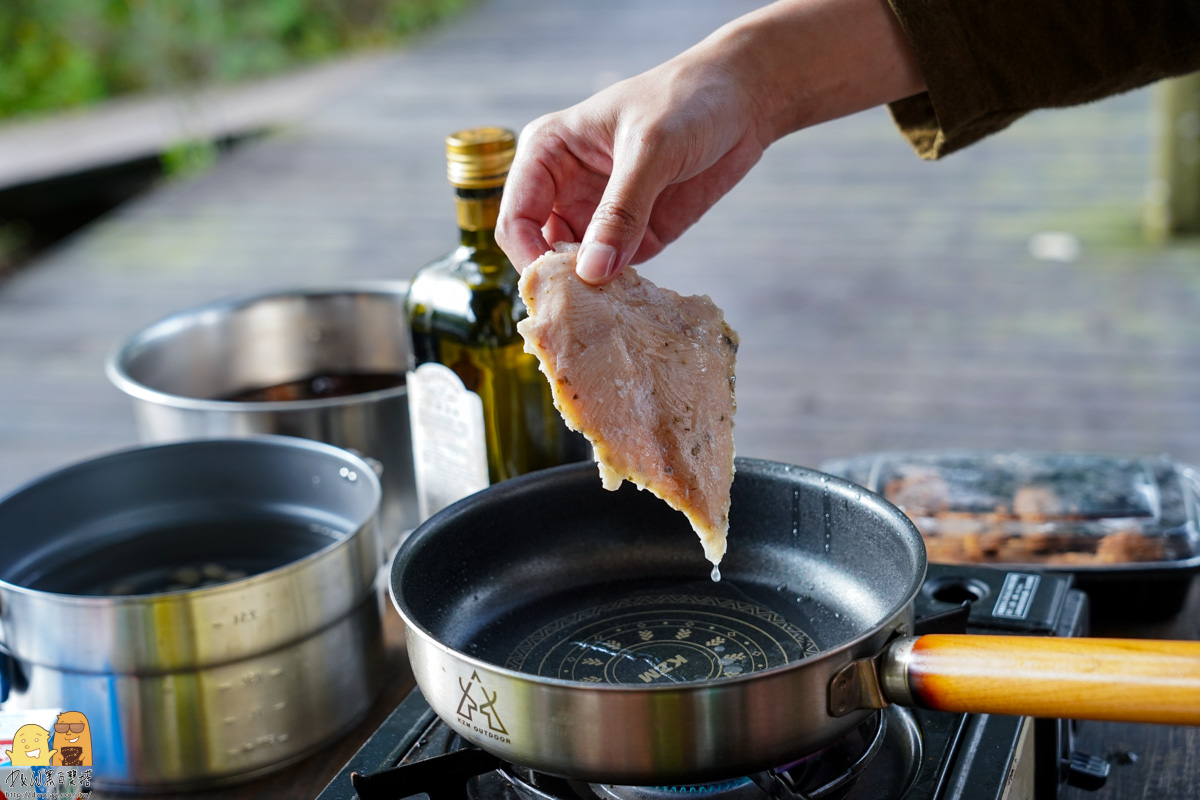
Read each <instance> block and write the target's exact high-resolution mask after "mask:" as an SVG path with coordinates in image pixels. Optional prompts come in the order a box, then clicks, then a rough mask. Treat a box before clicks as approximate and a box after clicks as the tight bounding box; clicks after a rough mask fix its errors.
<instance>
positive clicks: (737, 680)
mask: <svg viewBox="0 0 1200 800" xmlns="http://www.w3.org/2000/svg"><path fill="white" fill-rule="evenodd" d="M736 463H737V469H738V471H739V472H740V471H746V472H754V471H763V470H781V469H782V470H783V471H784V472H786V473H789V474H790V473H793V472H799V473H803V474H809V475H812V476H814V477H818V478H820V479H821V480H822V482H823V483H827V484H828V485H830V486H836V487H840V488H844V489H849V490H851V491H854V492H861V495H862V497H861V500H863V501H865V502H869V503H872V504H874V505H876V506H878V507H879V508H881V509H882V510H884V511H886V512H887V513H888V514H889V515H894V516H895V518H897V519H898V520H900V521H902V522H903V525H902V527H904V528H905V529H906V531H907V535H908V536H909V537H911V538H912V540H913V542H914V543H915V544H916V546H917V548H916V555H917V556H918V559H917V562H918V563H917V568H916V569H915V570H913V574H912V575H911V576H910V582H909V585H908V586H907V587H906V590H905V591H904V592H903V593H902V599H901V600H900V601H899V602H897V603H894V604H893V605H892V607H891V608H889V609H888V610H887V611H886V612H885V613H884V614H883V615H882V618H881V619H880V621H879V622H877V623H875V624H874V625H872V626H871V627H870V628H868V629H866V630H862V631H858V632H856V633H855V634H854V635H853V636H851V637H850V638H848V639H846V640H844V641H842V642H840V643H839V644H837V645H836V646H834V647H832V648H830V649H828V650H823V651H821V652H820V653H818V654H817V655H813V656H807V657H804V658H799V659H795V660H792V661H789V662H787V663H785V664H780V665H778V666H774V667H768V668H766V669H761V670H757V671H755V672H748V673H744V674H741V675H735V676H724V677H718V678H706V679H704V680H696V681H680V682H678V683H662V684H647V685H644V686H639V685H635V684H610V683H589V682H585V681H576V680H568V679H564V678H555V677H548V676H542V675H537V674H534V673H531V672H523V671H521V670H515V669H512V668H510V667H504V666H501V665H499V664H494V663H492V662H490V661H485V660H483V659H480V658H478V657H477V656H472V655H470V654H468V653H465V652H463V651H462V650H459V649H457V648H455V647H452V646H451V645H448V644H446V643H445V642H443V641H442V640H441V639H440V638H438V637H437V636H436V635H434V634H433V633H432V632H431V631H430V630H429V629H428V628H427V627H426V626H424V625H422V624H421V623H420V622H418V621H417V620H416V619H414V618H413V615H412V614H411V613H409V610H408V607H407V604H406V603H404V602H403V601H402V600H401V598H400V597H399V596H398V595H397V592H396V587H397V584H398V583H399V581H400V576H401V574H402V573H403V571H404V567H405V565H407V564H408V563H409V561H411V559H412V554H413V553H414V552H415V551H416V550H417V549H418V548H419V547H420V544H421V541H422V540H423V539H424V538H425V537H427V536H429V535H430V534H429V533H428V532H427V531H428V530H429V528H427V526H428V525H429V524H430V522H431V521H433V520H437V522H436V524H437V526H438V527H442V526H444V525H445V524H446V523H447V522H448V521H449V520H450V519H452V518H453V517H454V516H456V515H459V514H462V513H464V512H465V511H467V510H470V509H473V507H474V505H475V503H477V502H478V498H477V497H476V496H472V497H467V498H464V499H463V500H459V501H458V502H456V503H454V504H452V505H450V506H447V507H446V508H444V509H442V510H441V511H439V512H438V513H437V514H435V515H434V516H433V517H430V519H429V520H426V521H425V522H423V523H422V524H421V525H420V526H418V527H417V528H416V530H414V531H413V533H412V534H411V535H410V536H409V538H408V539H407V540H406V541H405V543H404V544H403V545H401V547H400V548H399V550H397V552H396V555H395V557H394V558H393V560H392V565H391V569H390V571H389V580H388V596H389V597H390V599H391V601H392V606H393V607H394V608H395V609H396V611H397V613H399V615H400V618H401V619H402V621H403V622H404V624H405V626H406V629H407V630H412V631H414V632H415V633H417V634H419V636H420V638H421V639H422V641H423V644H424V645H426V646H430V647H433V648H435V649H436V650H438V651H440V652H441V653H442V655H444V656H446V657H449V658H452V659H454V660H457V661H459V662H460V663H463V664H465V665H469V666H470V667H471V668H473V669H482V670H485V671H487V672H488V673H490V674H493V675H497V676H500V677H503V678H506V679H508V680H514V681H526V682H532V683H534V684H536V685H538V686H544V687H547V688H554V689H557V690H561V691H581V692H587V693H592V692H597V691H599V692H603V693H606V694H633V695H645V694H646V693H651V694H669V693H685V694H687V693H692V692H711V691H713V690H714V689H724V688H726V687H736V686H738V685H740V684H743V683H751V682H754V681H765V680H771V679H772V678H774V677H777V676H780V675H784V674H786V673H789V672H791V671H793V670H796V669H798V668H801V667H808V666H809V665H814V664H820V663H823V662H830V661H841V660H846V661H849V660H853V658H854V657H858V656H855V655H854V654H853V651H855V650H857V649H859V648H861V646H862V644H863V643H864V642H869V641H872V640H874V639H876V638H877V637H879V636H881V635H883V634H885V633H888V632H892V633H896V634H897V635H898V632H897V630H896V629H897V618H898V617H904V618H907V616H909V612H910V611H911V609H912V607H913V603H914V601H915V600H916V596H917V594H918V593H919V592H920V591H921V586H922V584H923V583H924V581H925V576H926V573H927V571H928V558H927V555H926V552H925V546H924V543H923V542H922V540H921V535H920V533H919V532H918V531H917V528H916V526H915V525H914V524H913V523H912V521H911V520H909V519H908V517H907V516H906V515H905V514H904V513H903V512H902V511H900V509H899V508H897V507H896V506H895V505H893V504H892V503H890V502H888V501H887V500H885V499H884V498H883V497H882V496H881V495H878V494H876V493H874V492H871V491H870V490H868V489H866V488H865V487H863V486H861V485H859V484H856V483H853V482H851V481H847V480H845V479H843V478H839V477H837V476H835V475H829V474H827V473H823V472H820V471H818V470H815V469H812V468H808V467H801V466H797V465H793V464H787V463H784V462H779V461H772V460H768V459H761V458H748V457H743V456H739V457H738V458H737V459H736ZM595 468H596V467H595V464H590V463H587V462H580V463H576V464H566V465H563V466H559V467H552V468H550V469H545V470H539V471H537V472H533V473H529V474H526V475H522V476H520V477H517V478H513V479H510V480H508V481H505V482H504V483H503V484H494V485H493V486H492V487H489V489H485V490H484V491H493V490H497V488H498V487H499V491H505V492H519V491H529V489H528V486H529V485H531V484H538V483H542V482H546V481H554V480H555V479H556V478H557V477H558V476H560V475H564V474H571V473H574V472H582V471H583V470H584V469H591V470H595ZM596 480H597V481H599V476H598V475H597V477H596ZM422 529H425V531H426V532H425V533H424V534H422ZM898 594H901V593H898ZM889 629H890V631H889ZM847 653H850V654H851V656H852V657H851V658H845V656H846V654H847Z"/></svg>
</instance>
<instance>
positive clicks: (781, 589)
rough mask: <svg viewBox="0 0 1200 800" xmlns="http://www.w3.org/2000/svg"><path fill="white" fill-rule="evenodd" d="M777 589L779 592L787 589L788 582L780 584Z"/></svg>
mask: <svg viewBox="0 0 1200 800" xmlns="http://www.w3.org/2000/svg"><path fill="white" fill-rule="evenodd" d="M775 591H777V592H784V591H787V584H786V583H781V584H779V585H778V586H776V587H775Z"/></svg>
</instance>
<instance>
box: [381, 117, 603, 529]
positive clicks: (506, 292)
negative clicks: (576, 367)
mask: <svg viewBox="0 0 1200 800" xmlns="http://www.w3.org/2000/svg"><path fill="white" fill-rule="evenodd" d="M515 152H516V137H515V136H514V135H513V133H512V131H509V130H507V129H504V128H473V129H470V130H464V131H459V132H457V133H455V134H452V135H451V136H449V137H447V139H446V156H447V161H448V175H449V179H450V184H451V185H452V186H453V187H454V191H455V200H456V205H457V209H458V227H459V245H458V247H457V248H456V249H455V250H454V251H452V252H451V253H449V254H447V255H446V256H444V257H442V258H440V259H438V260H436V261H434V262H433V263H431V264H428V265H427V266H425V267H423V268H422V269H421V270H419V271H418V272H417V274H416V275H415V276H414V277H413V279H412V282H411V284H410V286H409V290H408V297H407V300H406V304H405V310H406V312H407V315H408V324H409V326H410V328H411V331H412V345H413V350H412V352H413V369H412V370H410V372H409V373H408V397H409V413H410V418H411V423H412V431H413V460H414V466H415V467H416V477H417V494H418V497H419V502H420V513H421V518H422V519H424V518H426V517H428V516H429V515H431V514H434V513H436V512H437V511H439V510H440V509H442V508H444V507H445V506H447V505H449V504H450V503H453V502H455V501H456V500H459V499H461V498H463V497H465V496H467V495H468V494H471V493H473V492H476V491H478V490H480V489H483V488H486V487H487V486H488V485H490V484H492V483H496V482H498V481H502V480H505V479H507V478H512V477H515V476H517V475H521V474H523V473H526V472H531V471H533V470H537V469H542V468H545V467H551V466H555V465H558V464H563V463H566V462H568V461H577V460H580V459H582V458H586V457H587V456H588V453H589V448H588V447H587V445H586V441H585V440H584V439H583V437H582V436H580V435H579V434H576V433H573V432H571V431H569V430H568V429H567V427H566V425H565V424H564V423H563V421H562V418H561V417H560V416H559V414H558V411H557V410H555V408H554V403H553V400H552V399H551V394H550V385H549V383H548V382H547V380H546V378H545V376H543V375H542V374H541V373H540V372H539V371H538V362H537V358H536V357H534V356H533V355H530V354H528V353H526V352H525V349H524V341H523V340H522V339H521V336H520V334H518V333H517V323H518V322H519V321H520V320H522V319H524V317H525V315H526V309H525V305H524V303H522V302H521V297H520V295H519V294H518V292H517V279H518V278H519V277H520V276H519V275H518V274H517V271H516V270H515V269H514V268H513V266H512V264H511V263H510V262H509V260H508V257H507V256H505V255H504V252H503V251H502V250H501V249H500V247H499V246H498V245H497V244H496V217H497V214H498V212H499V209H500V196H501V193H502V192H503V190H504V179H505V177H506V176H507V174H508V168H509V166H510V165H511V164H512V159H513V155H514V154H515Z"/></svg>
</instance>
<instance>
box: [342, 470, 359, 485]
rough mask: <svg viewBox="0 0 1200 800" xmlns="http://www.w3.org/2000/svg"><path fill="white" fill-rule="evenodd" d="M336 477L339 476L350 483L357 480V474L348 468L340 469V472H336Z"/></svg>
mask: <svg viewBox="0 0 1200 800" xmlns="http://www.w3.org/2000/svg"><path fill="white" fill-rule="evenodd" d="M338 475H341V476H342V477H343V478H345V479H346V480H348V481H350V482H351V483H354V482H355V481H356V480H358V473H357V472H355V471H354V470H352V469H350V468H349V467H342V468H341V469H340V470H338Z"/></svg>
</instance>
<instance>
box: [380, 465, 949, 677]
mask: <svg viewBox="0 0 1200 800" xmlns="http://www.w3.org/2000/svg"><path fill="white" fill-rule="evenodd" d="M711 567H712V565H711V564H709V563H708V562H707V561H706V560H704V558H703V555H702V549H701V547H700V543H699V542H698V541H697V539H696V535H695V534H694V533H693V532H692V530H691V528H690V526H689V525H688V524H687V521H686V518H685V517H684V516H683V515H682V514H680V513H678V512H676V511H674V510H672V509H670V508H669V507H668V506H667V505H666V504H665V503H663V502H662V501H660V500H659V499H657V498H655V497H654V496H653V495H651V494H649V493H648V492H641V491H638V490H637V489H636V488H634V487H632V486H630V485H628V484H627V485H625V486H623V487H622V488H621V489H619V490H618V491H616V492H607V491H605V490H604V489H603V488H601V486H600V481H599V479H598V477H597V475H596V471H595V467H594V465H589V464H583V465H574V466H570V467H564V468H560V469H555V470H547V471H545V472H544V473H540V474H536V475H532V476H527V478H521V479H517V480H514V481H508V482H506V483H504V484H498V485H497V486H494V487H492V488H490V489H488V490H485V491H484V492H481V493H479V494H477V495H475V496H474V497H472V498H470V499H468V500H467V501H464V502H462V503H460V504H458V505H456V506H454V507H452V508H451V509H447V510H445V511H443V512H441V513H440V514H438V515H436V516H435V517H433V518H432V519H430V520H429V521H428V522H427V523H426V524H425V525H423V526H422V527H421V528H420V529H418V530H417V532H416V533H414V534H413V536H412V537H411V538H410V539H409V540H408V541H407V542H406V544H405V545H404V547H403V548H402V549H401V552H400V554H399V556H398V557H397V559H396V561H395V563H394V564H393V571H392V588H393V595H394V598H395V601H396V604H397V607H398V608H399V609H400V611H401V613H402V614H403V615H404V617H405V618H406V620H408V621H409V622H410V623H411V624H412V625H414V626H416V627H417V628H418V629H421V630H424V631H425V632H427V633H428V634H429V635H431V636H432V637H433V638H434V639H436V640H437V641H439V642H441V643H443V644H445V645H448V646H449V647H451V648H452V649H454V650H457V651H459V652H462V653H464V654H466V655H469V656H472V657H474V658H477V659H479V660H481V661H484V662H486V663H489V664H493V665H495V666H498V667H505V668H508V669H512V670H515V671H519V672H524V673H527V674H532V675H537V676H541V677H545V678H554V679H562V680H568V681H573V682H581V683H615V684H627V685H635V686H644V685H648V684H665V683H677V682H681V681H682V682H692V681H706V680H713V679H719V678H729V677H736V676H738V675H745V674H749V673H753V672H757V671H761V670H764V669H771V668H775V667H780V666H784V665H787V664H790V663H793V662H795V661H798V660H800V659H803V658H806V657H810V656H812V655H814V654H816V653H819V652H824V651H826V650H829V649H832V648H835V647H839V646H841V645H843V644H846V643H848V642H850V641H851V640H853V639H855V638H856V637H858V636H860V635H863V634H865V633H867V632H868V631H870V630H871V629H873V628H874V627H875V626H877V625H879V624H880V623H881V622H882V621H883V620H885V619H887V618H888V617H890V616H891V615H893V614H895V613H897V611H899V610H900V609H902V608H904V607H905V606H906V605H907V604H908V603H909V602H911V599H912V597H913V595H914V593H915V592H916V590H917V588H918V587H919V585H920V581H921V580H922V578H923V575H924V569H925V562H924V552H923V549H922V548H921V544H920V539H919V535H918V534H917V533H916V531H915V529H912V527H911V525H910V524H909V523H908V522H907V520H905V519H904V518H903V516H902V515H900V514H899V512H898V511H896V510H895V509H894V508H892V507H890V506H888V505H887V504H886V503H883V502H882V501H880V500H879V499H878V498H876V497H874V496H873V495H869V493H865V491H864V490H862V489H861V488H860V487H856V486H853V485H852V484H845V483H843V482H840V481H835V480H834V479H829V478H828V477H827V476H820V475H819V474H818V473H813V472H811V471H808V470H800V469H799V468H791V467H786V468H785V467H784V466H783V465H777V464H773V463H772V462H756V461H746V460H739V462H738V473H737V478H736V480H735V482H734V493H733V506H732V508H731V515H730V537H729V549H728V553H727V555H726V557H725V560H724V561H723V562H722V563H721V573H722V576H723V578H722V580H721V581H719V582H714V581H712V580H711V579H710V577H709V573H710V571H711Z"/></svg>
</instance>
